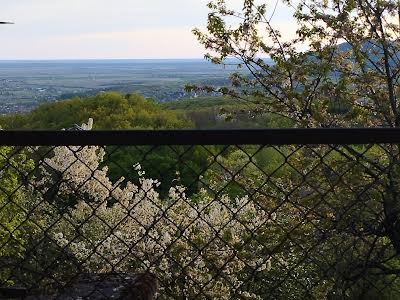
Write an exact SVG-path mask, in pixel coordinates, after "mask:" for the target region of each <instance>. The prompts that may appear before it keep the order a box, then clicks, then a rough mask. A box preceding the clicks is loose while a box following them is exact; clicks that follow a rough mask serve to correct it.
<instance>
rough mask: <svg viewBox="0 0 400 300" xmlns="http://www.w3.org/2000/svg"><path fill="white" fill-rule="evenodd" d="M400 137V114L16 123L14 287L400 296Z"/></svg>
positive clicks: (89, 294)
mask: <svg viewBox="0 0 400 300" xmlns="http://www.w3.org/2000/svg"><path fill="white" fill-rule="evenodd" d="M399 145H400V130H398V129H275V130H237V131H224V130H222V131H218V130H217V131H191V130H188V131H0V286H1V287H2V289H0V295H3V298H6V297H9V298H11V297H13V295H15V297H21V298H26V299H131V298H132V297H134V298H135V297H136V298H137V299H141V298H140V297H145V296H146V295H147V296H148V298H143V299H151V297H152V295H153V294H154V293H155V292H156V296H155V297H156V298H157V299H377V298H379V299H397V298H399V297H400V278H399V274H400V258H399V254H400V164H399V162H400V161H399V159H400V151H399V150H400V146H399ZM138 293H139V294H140V295H141V296H138V295H139V294H138ZM4 295H6V296H4ZM132 295H133V296H132ZM118 297H119V298H118ZM129 297H131V298H129ZM134 298H132V299H134Z"/></svg>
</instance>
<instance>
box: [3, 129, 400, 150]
mask: <svg viewBox="0 0 400 300" xmlns="http://www.w3.org/2000/svg"><path fill="white" fill-rule="evenodd" d="M370 143H392V144H397V143H399V144H400V128H349V129H342V128H341V129H339V128H318V129H241V130H108V131H103V130H92V131H51V130H0V145H10V146H11V145H12V146H60V145H76V146H84V145H228V144H229V145H269V144H273V145H289V144H370Z"/></svg>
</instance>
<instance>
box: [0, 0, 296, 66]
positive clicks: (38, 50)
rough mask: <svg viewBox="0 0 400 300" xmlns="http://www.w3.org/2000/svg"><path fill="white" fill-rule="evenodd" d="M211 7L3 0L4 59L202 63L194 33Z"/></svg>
mask: <svg viewBox="0 0 400 300" xmlns="http://www.w3.org/2000/svg"><path fill="white" fill-rule="evenodd" d="M264 1H269V0H264ZM207 2H209V0H0V20H1V21H13V22H15V24H14V25H7V26H6V25H2V26H0V42H1V47H0V59H87V58H93V59H103V58H105V59H107V58H119V59H120V58H201V57H202V56H203V54H204V50H203V48H202V47H201V45H199V43H198V42H197V41H196V39H195V37H194V36H193V34H192V33H191V29H193V28H194V27H200V28H204V26H205V25H206V18H207V13H208V9H207V7H206V4H207ZM228 2H229V3H230V4H231V5H232V6H233V7H235V8H240V6H241V3H242V0H228ZM269 2H271V3H274V1H269ZM271 6H272V4H271ZM289 15H290V12H289V11H288V10H287V9H283V7H280V9H278V13H277V14H276V15H275V17H274V20H275V21H276V22H277V23H279V24H280V25H282V26H281V27H282V28H283V31H285V30H289V29H290V28H292V27H293V26H292V24H291V22H290V18H289Z"/></svg>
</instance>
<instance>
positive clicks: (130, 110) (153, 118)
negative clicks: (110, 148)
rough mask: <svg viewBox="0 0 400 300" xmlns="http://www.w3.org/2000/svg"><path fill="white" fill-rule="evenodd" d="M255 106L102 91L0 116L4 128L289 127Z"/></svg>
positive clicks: (225, 100) (223, 99) (215, 99)
mask: <svg viewBox="0 0 400 300" xmlns="http://www.w3.org/2000/svg"><path fill="white" fill-rule="evenodd" d="M255 108H256V105H255V104H248V103H246V102H243V101H239V100H236V99H233V98H230V97H199V98H193V99H189V98H188V99H181V100H177V101H173V102H169V103H158V102H156V101H154V100H152V99H150V98H145V97H144V96H142V95H139V94H126V95H123V94H120V93H117V92H107V93H100V94H97V95H96V96H92V97H75V98H72V99H69V100H63V101H58V102H52V103H45V104H42V105H40V106H39V107H37V108H36V109H34V110H33V111H31V112H28V113H20V114H9V115H4V116H1V117H0V126H1V127H2V128H5V129H24V128H25V129H28V128H29V129H31V128H33V129H62V128H69V127H71V126H72V125H74V124H81V123H83V122H86V121H87V120H88V119H89V118H93V119H94V120H95V123H94V129H172V128H196V129H210V128H211V129H217V128H219V129H222V128H260V127H288V126H289V125H290V123H288V122H287V120H284V119H282V118H277V117H276V116H273V115H271V114H263V113H262V112H261V113H254V110H255Z"/></svg>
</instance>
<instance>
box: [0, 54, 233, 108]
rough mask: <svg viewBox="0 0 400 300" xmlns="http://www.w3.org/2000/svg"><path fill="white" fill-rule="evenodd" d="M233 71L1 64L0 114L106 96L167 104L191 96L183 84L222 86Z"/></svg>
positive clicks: (186, 63) (146, 63) (154, 63)
mask: <svg viewBox="0 0 400 300" xmlns="http://www.w3.org/2000/svg"><path fill="white" fill-rule="evenodd" d="M234 70H235V67H233V66H231V67H227V68H223V67H221V66H217V65H213V64H211V63H210V62H207V61H205V60H201V59H182V60H162V59H157V60H53V61H0V113H3V114H4V113H13V112H25V111H29V110H32V109H33V108H34V107H36V106H37V105H39V104H40V103H43V102H51V101H56V100H62V99H68V98H73V97H74V96H88V95H94V94H96V93H99V92H105V91H118V92H122V93H134V92H137V93H141V94H142V95H144V96H146V97H151V98H153V99H155V100H157V101H160V102H168V101H172V100H177V99H180V98H185V97H192V96H194V95H190V94H187V93H186V92H185V91H184V86H185V84H199V85H201V84H210V85H214V86H221V85H225V84H227V82H228V77H229V74H230V73H232V71H234Z"/></svg>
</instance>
